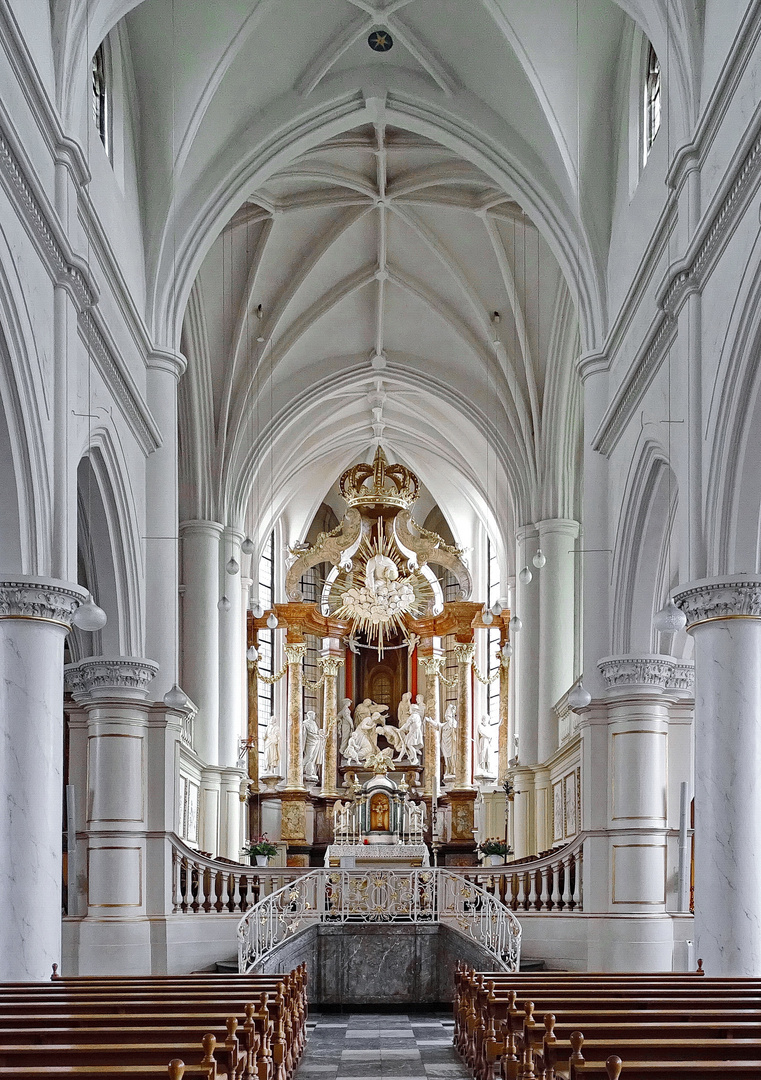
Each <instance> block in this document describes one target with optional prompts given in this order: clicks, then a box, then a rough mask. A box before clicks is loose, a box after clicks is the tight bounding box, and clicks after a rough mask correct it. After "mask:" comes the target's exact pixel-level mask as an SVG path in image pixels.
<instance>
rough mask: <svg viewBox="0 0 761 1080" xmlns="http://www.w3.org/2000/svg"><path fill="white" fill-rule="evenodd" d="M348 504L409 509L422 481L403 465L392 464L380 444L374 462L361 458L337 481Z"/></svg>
mask: <svg viewBox="0 0 761 1080" xmlns="http://www.w3.org/2000/svg"><path fill="white" fill-rule="evenodd" d="M338 486H339V489H340V491H341V495H342V496H343V497H344V499H345V500H346V502H347V504H348V505H349V506H375V505H377V504H380V505H382V506H399V507H402V508H403V509H406V508H408V507H410V506H412V504H413V503H414V502H415V500H416V499H417V497H418V495H419V494H420V481H419V480H418V478H417V476H415V474H414V472H412V470H411V469H408V468H406V467H405V466H404V465H399V464H396V465H389V463H388V459H387V458H386V455H385V454H384V453H383V450H382V449H381V447H380V445H379V446H378V449H377V450H376V451H375V457H374V458H373V463H372V465H368V463H367V462H366V461H362V462H360V463H359V465H355V466H354V467H353V468H352V469H347V470H346V472H345V473H344V474H343V475H342V477H341V479H340V480H339V481H338Z"/></svg>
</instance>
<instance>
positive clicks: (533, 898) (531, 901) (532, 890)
mask: <svg viewBox="0 0 761 1080" xmlns="http://www.w3.org/2000/svg"><path fill="white" fill-rule="evenodd" d="M528 880H529V894H528V910H529V911H535V910H536V908H537V907H538V904H537V900H538V899H539V894H538V893H537V891H536V870H530V871H529V875H528Z"/></svg>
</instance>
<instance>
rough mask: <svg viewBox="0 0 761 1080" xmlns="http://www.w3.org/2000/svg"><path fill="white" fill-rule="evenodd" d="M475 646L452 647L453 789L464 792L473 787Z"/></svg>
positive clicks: (460, 644)
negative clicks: (454, 711)
mask: <svg viewBox="0 0 761 1080" xmlns="http://www.w3.org/2000/svg"><path fill="white" fill-rule="evenodd" d="M475 649H476V647H475V645H474V644H473V642H472V641H468V642H460V643H459V644H457V645H455V647H454V654H455V656H456V658H457V764H456V766H455V782H454V787H455V788H456V789H457V790H459V791H464V790H466V789H468V788H471V787H472V786H473V784H472V781H471V775H472V772H473V706H472V700H471V699H472V685H471V684H472V674H471V673H472V669H473V656H474V653H475Z"/></svg>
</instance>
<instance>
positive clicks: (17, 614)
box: [0, 575, 87, 982]
mask: <svg viewBox="0 0 761 1080" xmlns="http://www.w3.org/2000/svg"><path fill="white" fill-rule="evenodd" d="M86 595H87V594H86V592H85V590H84V589H81V588H80V587H79V586H78V585H71V584H69V583H68V582H64V581H57V580H55V579H52V578H36V577H35V578H32V577H27V576H25V575H17V576H16V578H15V579H14V580H13V581H3V582H0V718H2V748H3V749H2V753H0V790H2V792H3V798H4V800H5V807H6V809H5V812H4V813H3V814H2V817H1V819H0V865H2V867H3V873H2V875H0V912H2V918H0V979H2V980H3V981H7V982H27V981H36V980H39V981H41V980H45V979H49V978H50V973H51V970H52V965H53V964H54V963H55V964H59V965H60V963H61V885H62V858H61V806H62V800H63V707H62V696H63V695H62V692H63V642H64V638H65V637H66V634H67V633H68V631H69V629H70V626H71V618H72V615H73V614H74V612H75V611H76V609H77V608H78V607H79V605H80V604H81V603H82V602H83V601H84V600H85V599H86Z"/></svg>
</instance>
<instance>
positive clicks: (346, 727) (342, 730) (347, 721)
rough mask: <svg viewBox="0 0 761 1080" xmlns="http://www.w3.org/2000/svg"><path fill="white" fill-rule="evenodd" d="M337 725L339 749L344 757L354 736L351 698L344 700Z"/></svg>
mask: <svg viewBox="0 0 761 1080" xmlns="http://www.w3.org/2000/svg"><path fill="white" fill-rule="evenodd" d="M336 725H337V726H338V738H339V743H338V749H339V751H340V753H341V754H342V755H343V754H345V753H346V747H347V746H348V744H349V739H350V738H351V737H352V735H353V734H354V720H353V719H352V715H351V698H348V697H347V698H344V699H343V704H342V706H341V711H340V712H339V713H338V715H337V716H336Z"/></svg>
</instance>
